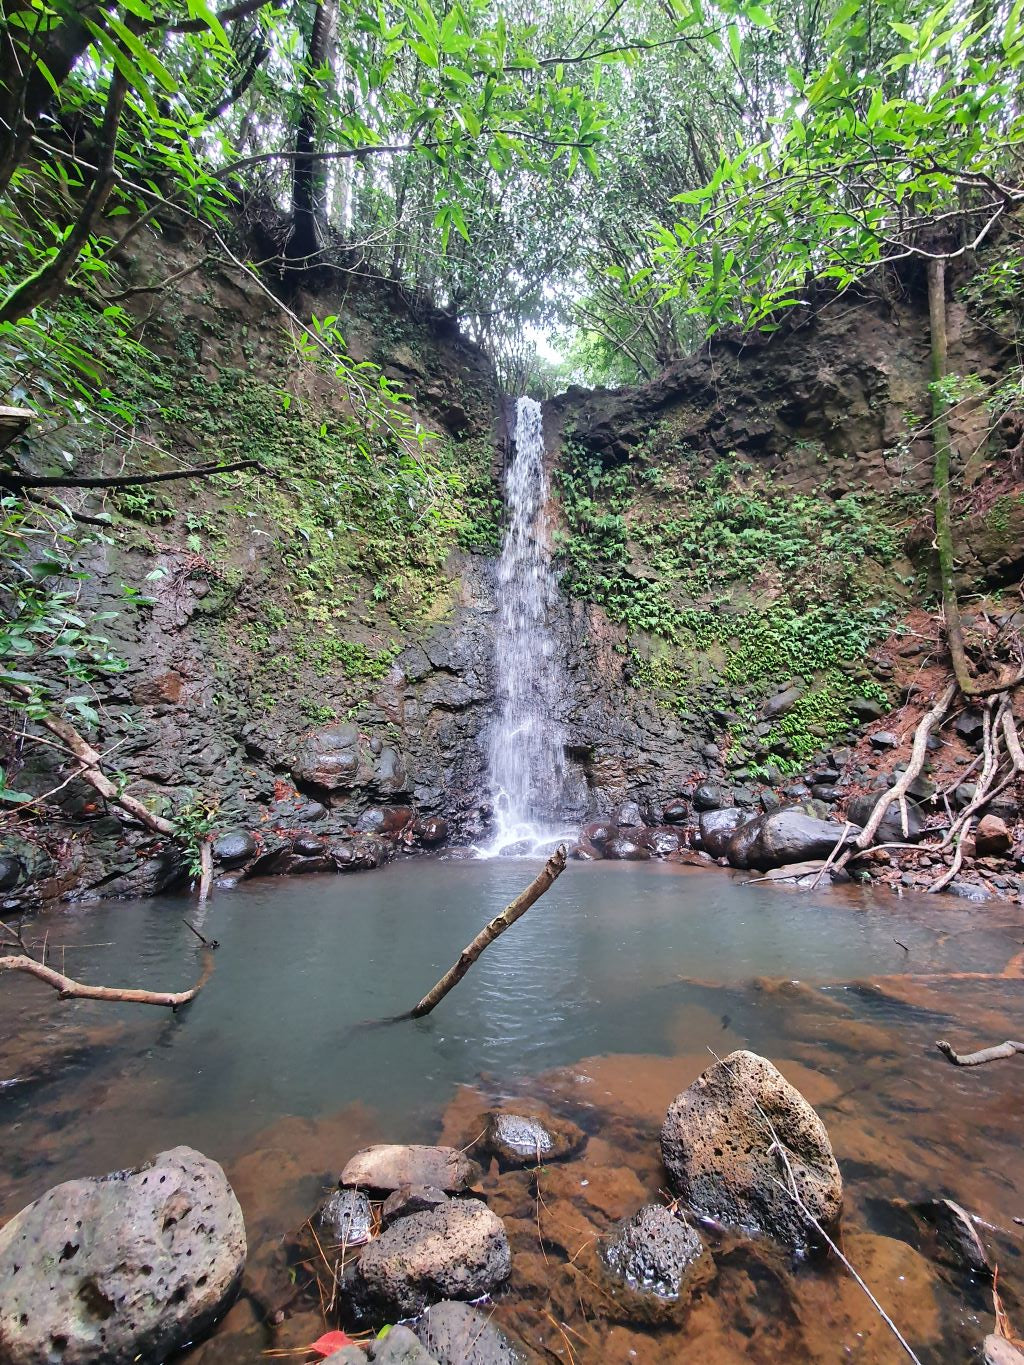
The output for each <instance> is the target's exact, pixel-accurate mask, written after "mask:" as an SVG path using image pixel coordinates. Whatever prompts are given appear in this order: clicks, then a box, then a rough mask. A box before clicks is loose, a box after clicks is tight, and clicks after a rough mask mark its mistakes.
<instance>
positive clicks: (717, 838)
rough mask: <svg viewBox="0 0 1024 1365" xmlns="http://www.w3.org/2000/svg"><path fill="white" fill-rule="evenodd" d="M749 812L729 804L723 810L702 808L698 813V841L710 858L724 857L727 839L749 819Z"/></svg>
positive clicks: (727, 844)
mask: <svg viewBox="0 0 1024 1365" xmlns="http://www.w3.org/2000/svg"><path fill="white" fill-rule="evenodd" d="M750 818H751V817H750V812H749V811H745V810H740V809H739V808H738V807H736V806H730V807H728V808H727V809H725V810H704V811H701V813H700V819H699V821H698V827H699V829H700V843H701V848H703V850H704V852H705V853H710V854H711V856H712V858H724V857H725V855H726V853H727V851H728V848H729V840H730V839H731V838H732V836H733V835H734V834H735V832H736V830H737V829H739V827H740V826H741V825H745V824H746V823H747V821H748V820H750Z"/></svg>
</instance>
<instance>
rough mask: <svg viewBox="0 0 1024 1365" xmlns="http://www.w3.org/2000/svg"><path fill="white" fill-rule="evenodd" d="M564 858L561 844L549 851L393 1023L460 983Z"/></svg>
mask: <svg viewBox="0 0 1024 1365" xmlns="http://www.w3.org/2000/svg"><path fill="white" fill-rule="evenodd" d="M566 857H567V852H566V848H565V845H564V844H563V845H562V846H561V847H559V848H557V849H556V850H555V852H554V853H552V855H551V857H550V858H549V859H548V860H547V862H546V863H545V864H544V866H543V867H542V868H541V870H540V872H538V874H537V876H536V877H534V879H533V881H532V882H531V883H530V885H529V886H528V887H527V888H526V889H525V890H524V891H521V892H520V893H519V895H518V896H517V897H516V898H515V900H514V901H511V902H510V903H509V904H508V905H506V906H505V908H504V910H502V912H501V914H500V915H495V917H494V918H493V919H492V920H490V921H489V922H488V923H487V924H485V925H484V927H483V928H482V929H481V930H480V932H479V933H478V934H477V936H476V938H475V939H474V940H473V942H472V943H470V944H467V946H466V947H465V948H463V950H462V952H461V953H460V954H459V957H458V960H457V961H456V962H455V963H454V964H453V965H452V966H451V967H449V969H448V971H446V972H445V974H444V976H442V977H441V980H440V981H438V982H437V984H436V985H435V986H433V987H432V988H431V989H430V990H429V991H428V992H427V994H426V995H425V996H424V997H423V999H422V1000H421V1001H420V1002H419V1004H418V1005H414V1006H413V1008H412V1009H411V1010H410V1011H409V1013H408V1014H399V1015H398V1016H397V1018H396V1021H395V1022H397V1020H399V1019H421V1018H422V1017H423V1016H424V1015H425V1014H429V1013H430V1011H431V1010H432V1009H433V1008H434V1007H435V1006H436V1005H438V1004H440V1002H441V1001H442V1000H443V999H444V997H445V996H446V995H447V994H448V992H449V991H450V990H452V989H453V988H454V987H455V986H457V985H458V984H459V982H460V981H461V980H462V978H463V977H464V976H465V975H466V973H467V972H468V971H469V969H470V967H472V965H473V963H474V962H475V961H476V960H477V958H478V957H479V956H480V954H481V953H482V952H483V950H484V949H485V948H487V947H489V945H490V944H492V943H493V942H494V940H495V939H496V938H498V937H500V935H502V934H503V933H504V932H505V930H506V929H508V928H509V927H510V926H511V925H513V924H515V922H516V920H517V919H520V918H521V917H522V916H523V915H525V914H526V912H527V910H529V908H530V906H531V905H533V904H534V902H535V901H538V900H540V898H541V896H543V894H544V892H545V891H547V890H548V888H549V887H550V886H551V884H552V883H553V882H554V881H555V880H556V879H557V878H558V877H560V876H561V875H562V873H563V872H564V870H565V860H566Z"/></svg>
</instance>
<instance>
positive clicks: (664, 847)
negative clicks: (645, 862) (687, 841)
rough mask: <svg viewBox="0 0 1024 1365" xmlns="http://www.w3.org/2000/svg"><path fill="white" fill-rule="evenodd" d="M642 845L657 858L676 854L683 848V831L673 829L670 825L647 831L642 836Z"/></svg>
mask: <svg viewBox="0 0 1024 1365" xmlns="http://www.w3.org/2000/svg"><path fill="white" fill-rule="evenodd" d="M639 842H640V844H641V845H642V846H643V847H644V848H646V849H647V851H648V853H653V854H654V855H655V857H657V858H663V857H664V856H665V855H666V853H676V852H678V850H679V849H680V848H681V846H682V842H683V834H682V830H679V829H673V828H672V827H671V826H669V825H662V826H661V827H660V828H657V829H645V830H644V831H643V833H642V834H641V835H640V840H639Z"/></svg>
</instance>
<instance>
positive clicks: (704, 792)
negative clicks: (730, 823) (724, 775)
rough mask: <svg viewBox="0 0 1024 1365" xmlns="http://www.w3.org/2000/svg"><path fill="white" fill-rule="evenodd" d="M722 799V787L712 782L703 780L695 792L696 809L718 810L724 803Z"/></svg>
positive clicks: (694, 804) (694, 803)
mask: <svg viewBox="0 0 1024 1365" xmlns="http://www.w3.org/2000/svg"><path fill="white" fill-rule="evenodd" d="M722 801H723V797H722V790H721V788H720V787H716V786H714V785H713V784H712V783H710V782H702V783H701V785H700V786H699V787H698V788H697V790H696V791H695V792H694V793H693V807H694V810H717V809H718V808H719V806H721V805H722Z"/></svg>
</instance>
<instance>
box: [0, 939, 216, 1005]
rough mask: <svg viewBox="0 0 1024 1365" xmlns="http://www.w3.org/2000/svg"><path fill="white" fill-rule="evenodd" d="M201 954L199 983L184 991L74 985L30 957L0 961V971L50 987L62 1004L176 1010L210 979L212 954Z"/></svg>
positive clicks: (71, 980)
mask: <svg viewBox="0 0 1024 1365" xmlns="http://www.w3.org/2000/svg"><path fill="white" fill-rule="evenodd" d="M202 953H203V969H202V971H201V973H200V975H199V980H198V981H197V982H196V984H195V985H194V986H193V987H192V988H191V989H190V990H187V991H144V990H137V989H133V988H131V987H121V986H87V985H85V984H84V983H83V982H81V981H74V980H73V979H72V978H71V977H70V976H65V975H64V974H63V973H62V972H57V971H54V969H53V968H52V967H47V966H46V965H45V964H44V963H42V962H37V961H36V960H35V958H33V957H23V956H21V955H12V956H9V957H0V971H5V972H26V973H27V974H28V975H29V976H34V977H35V978H36V979H37V980H38V981H43V982H45V984H46V985H47V986H52V987H53V989H54V990H55V991H56V992H57V994H58V995H59V996H60V998H61V999H62V1000H114V1001H120V1002H121V1003H123V1004H127V1005H162V1006H164V1007H165V1008H166V1009H170V1010H176V1009H178V1008H179V1006H181V1005H187V1004H188V1003H189V1001H190V1000H194V999H195V998H196V996H197V995H198V994H199V992H200V991H201V990H202V989H203V987H204V986H205V985H206V983H207V981H209V979H210V977H211V976H212V975H213V953H212V951H211V950H210V948H208V947H205V948H203V950H202Z"/></svg>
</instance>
